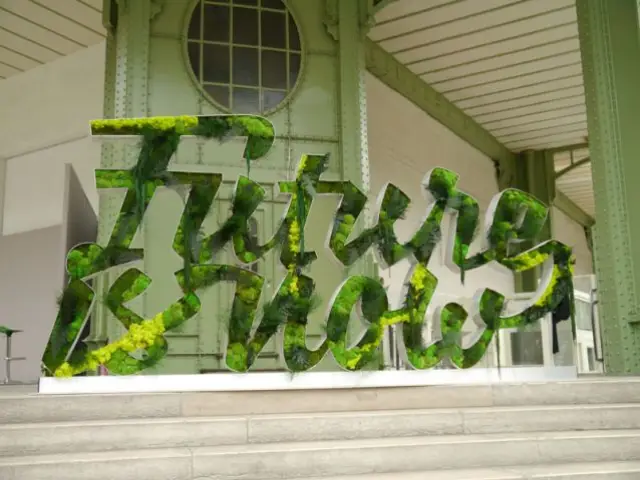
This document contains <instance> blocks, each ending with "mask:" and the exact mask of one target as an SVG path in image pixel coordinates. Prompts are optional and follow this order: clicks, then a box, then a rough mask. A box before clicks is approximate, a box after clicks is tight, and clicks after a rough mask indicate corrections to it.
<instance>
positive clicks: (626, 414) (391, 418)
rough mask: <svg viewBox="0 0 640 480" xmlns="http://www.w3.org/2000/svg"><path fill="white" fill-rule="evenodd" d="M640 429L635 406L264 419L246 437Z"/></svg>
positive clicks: (302, 438)
mask: <svg viewBox="0 0 640 480" xmlns="http://www.w3.org/2000/svg"><path fill="white" fill-rule="evenodd" d="M622 429H640V406H637V407H628V408H627V407H623V408H615V407H614V408H581V407H575V408H573V409H570V410H569V409H559V410H535V409H534V410H524V411H498V412H494V411H490V410H489V411H486V412H481V411H464V410H461V411H457V412H455V411H454V412H442V413H441V412H437V413H436V412H433V413H431V412H430V413H416V412H406V413H395V414H389V415H379V414H378V415H370V416H365V415H357V414H354V415H351V416H348V417H347V416H345V417H335V416H333V417H331V416H328V417H327V416H324V417H323V416H309V417H307V418H304V419H300V418H295V417H294V418H273V419H269V418H263V419H260V418H258V419H252V420H250V421H249V441H250V442H252V443H276V442H294V441H303V442H304V441H318V440H346V439H351V438H381V437H410V436H421V435H446V434H453V435H455V434H463V433H472V434H484V433H518V432H561V431H572V430H573V431H575V430H622Z"/></svg>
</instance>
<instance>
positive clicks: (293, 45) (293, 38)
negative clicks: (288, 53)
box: [287, 14, 300, 50]
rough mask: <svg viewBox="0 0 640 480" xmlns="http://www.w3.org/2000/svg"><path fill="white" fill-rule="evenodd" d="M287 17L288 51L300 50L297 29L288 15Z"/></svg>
mask: <svg viewBox="0 0 640 480" xmlns="http://www.w3.org/2000/svg"><path fill="white" fill-rule="evenodd" d="M287 17H288V18H289V50H300V34H299V33H298V27H296V22H294V21H293V17H292V16H291V14H288V15H287Z"/></svg>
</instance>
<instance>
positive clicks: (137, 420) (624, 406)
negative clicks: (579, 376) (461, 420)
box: [0, 403, 640, 431]
mask: <svg viewBox="0 0 640 480" xmlns="http://www.w3.org/2000/svg"><path fill="white" fill-rule="evenodd" d="M636 409H640V403H620V404H592V405H540V406H500V407H460V408H425V409H402V410H371V411H368V410H363V411H356V412H309V413H278V414H255V415H253V414H252V415H220V416H176V417H152V418H146V417H134V418H115V419H109V418H104V419H100V420H77V421H63V422H20V423H8V424H0V431H2V430H16V429H31V428H49V427H56V428H73V427H80V426H95V427H99V426H118V425H138V424H145V425H146V424H154V425H162V424H175V423H182V422H185V423H200V422H201V423H206V422H212V423H215V422H233V421H237V422H243V421H246V420H247V419H248V420H288V419H293V420H304V419H306V418H338V419H339V418H349V419H352V418H369V417H388V416H395V415H399V416H411V415H429V416H434V417H436V416H438V415H442V414H447V413H449V414H451V413H467V414H500V413H515V412H523V413H526V412H558V411H572V412H574V411H576V410H588V411H594V410H636Z"/></svg>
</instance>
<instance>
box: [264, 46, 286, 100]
mask: <svg viewBox="0 0 640 480" xmlns="http://www.w3.org/2000/svg"><path fill="white" fill-rule="evenodd" d="M262 86H263V87H265V88H279V89H282V90H286V88H287V54H286V53H284V52H274V51H272V50H263V51H262Z"/></svg>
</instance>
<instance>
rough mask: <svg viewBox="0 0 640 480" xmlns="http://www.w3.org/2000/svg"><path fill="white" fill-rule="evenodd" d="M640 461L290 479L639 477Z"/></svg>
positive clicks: (598, 479) (557, 479)
mask: <svg viewBox="0 0 640 480" xmlns="http://www.w3.org/2000/svg"><path fill="white" fill-rule="evenodd" d="M638 478H640V462H607V463H605V462H599V463H569V464H557V465H540V466H534V467H522V466H515V467H499V468H491V469H484V468H483V469H473V470H431V471H422V472H405V473H398V472H395V473H380V474H376V473H374V474H366V475H344V476H339V477H334V476H332V477H314V478H309V477H307V478H304V479H302V478H297V479H290V480H427V479H428V480H552V479H553V480H578V479H579V480H638Z"/></svg>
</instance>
